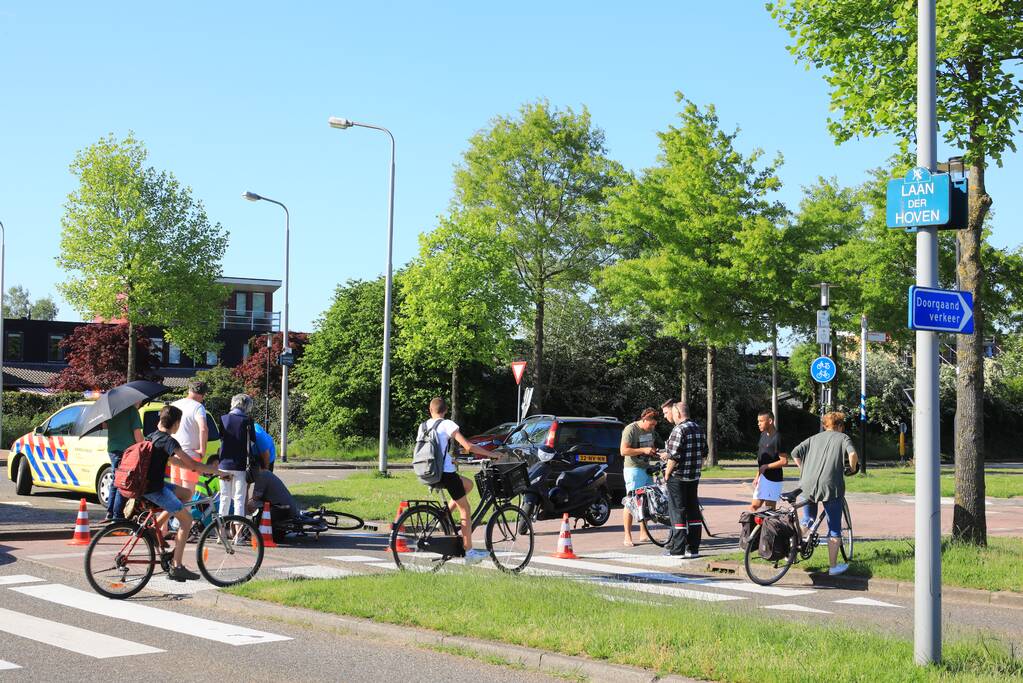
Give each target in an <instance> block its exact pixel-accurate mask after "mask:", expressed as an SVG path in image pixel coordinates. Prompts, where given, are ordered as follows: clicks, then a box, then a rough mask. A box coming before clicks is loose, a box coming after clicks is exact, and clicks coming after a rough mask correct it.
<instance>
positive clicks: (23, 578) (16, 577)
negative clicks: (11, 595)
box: [0, 574, 43, 586]
mask: <svg viewBox="0 0 1023 683" xmlns="http://www.w3.org/2000/svg"><path fill="white" fill-rule="evenodd" d="M42 580H43V579H40V578H37V577H35V576H29V575H28V574H11V575H10V576H0V586H10V585H13V584H15V583H39V582H40V581H42Z"/></svg>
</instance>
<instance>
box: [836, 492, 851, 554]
mask: <svg viewBox="0 0 1023 683" xmlns="http://www.w3.org/2000/svg"><path fill="white" fill-rule="evenodd" d="M839 549H840V550H841V552H842V559H843V561H845V562H851V561H852V558H853V525H852V515H851V514H849V501H846V500H843V501H842V545H841V546H840V548H839Z"/></svg>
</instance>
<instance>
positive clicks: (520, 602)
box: [231, 571, 1023, 683]
mask: <svg viewBox="0 0 1023 683" xmlns="http://www.w3.org/2000/svg"><path fill="white" fill-rule="evenodd" d="M598 590H599V592H602V593H607V592H609V589H607V588H599V589H598V587H596V586H592V585H586V584H580V583H577V582H573V581H567V580H563V579H554V578H549V577H524V576H507V575H504V574H496V573H494V574H489V573H488V574H486V575H483V574H478V573H473V572H463V571H453V572H451V573H444V574H431V575H421V574H405V573H400V574H397V573H396V574H387V575H374V576H357V577H351V578H346V579H342V580H301V581H296V580H283V581H254V582H251V583H247V584H244V585H242V586H238V587H236V588H234V589H231V591H232V592H234V593H236V594H238V595H242V596H245V597H249V598H255V599H260V600H268V601H272V602H277V603H281V604H285V605H292V606H296V607H306V608H310V609H314V610H318V611H321V612H329V613H333V614H344V615H350V616H356V617H364V618H369V619H374V620H377V621H382V622H387V623H392V624H400V625H408V626H418V627H423V628H428V629H433V630H436V631H441V632H444V633H448V634H451V635H458V636H468V637H478V638H484V639H487V640H493V641H499V642H504V643H513V644H516V645H522V646H526V647H534V648H539V649H543V650H547V651H553V652H560V653H564V654H568V655H584V656H588V657H591V658H593V659H597V660H604V661H608V662H613V663H616V664H625V665H630V666H639V667H643V668H646V669H651V670H655V671H658V672H659V673H661V674H669V673H672V674H679V675H682V676H692V677H695V678H701V679H707V680H714V681H743V682H748V681H806V682H816V681H825V680H829V681H854V680H855V681H878V682H886V681H891V682H896V681H897V682H899V683H903V682H905V681H939V680H940V681H948V680H964V681H965V680H969V681H1005V680H1006V679H1009V678H1013V677H1019V676H1023V660H1021V659H1019V658H1018V657H1016V656H1014V655H1013V653H1011V652H1010V651H1009V650H1008V649H1007V648H1006V647H1005V646H1004V645H1003V644H1001V643H999V642H994V641H990V640H986V641H984V642H982V643H981V642H969V641H960V642H955V643H946V645H945V648H944V661H943V663H942V664H941V665H940V666H936V667H928V668H918V667H916V666H915V665H914V664H913V644H912V642H911V641H909V640H907V639H903V638H897V637H893V636H891V635H882V634H880V633H873V632H864V630H863V629H862V628H860V629H853V628H849V627H842V626H830V625H817V624H808V623H805V622H799V621H794V620H791V619H784V618H774V617H762V616H759V615H755V614H750V613H749V612H748V611H747V612H742V613H739V612H736V611H734V610H727V609H722V608H720V607H713V606H710V605H702V604H696V603H686V604H685V605H680V604H679V603H678V602H674V601H673V602H665V603H664V604H663V605H659V606H644V607H643V608H637V607H636V605H634V604H632V603H630V602H626V601H609V600H608V599H607V598H606V597H602V596H601V595H600V594H599V593H598ZM610 592H612V593H623V595H622V598H623V600H627V598H625V597H624V592H623V591H610ZM680 607H682V608H681V609H680ZM864 653H869V654H868V655H866V656H864Z"/></svg>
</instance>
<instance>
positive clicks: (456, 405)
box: [451, 363, 462, 425]
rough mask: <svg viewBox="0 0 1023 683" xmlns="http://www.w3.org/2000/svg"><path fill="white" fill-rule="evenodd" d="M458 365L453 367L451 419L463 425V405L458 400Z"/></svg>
mask: <svg viewBox="0 0 1023 683" xmlns="http://www.w3.org/2000/svg"><path fill="white" fill-rule="evenodd" d="M458 393H459V391H458V363H455V364H454V365H452V366H451V419H452V420H453V421H454V423H455V424H457V425H460V424H462V404H461V403H460V402H459V400H458Z"/></svg>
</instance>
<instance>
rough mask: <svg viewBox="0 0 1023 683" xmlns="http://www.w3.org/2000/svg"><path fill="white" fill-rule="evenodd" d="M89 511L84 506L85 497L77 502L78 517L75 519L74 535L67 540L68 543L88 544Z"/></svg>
mask: <svg viewBox="0 0 1023 683" xmlns="http://www.w3.org/2000/svg"><path fill="white" fill-rule="evenodd" d="M89 541H90V537H89V511H88V510H87V509H86V507H85V499H84V498H82V502H81V503H79V504H78V518H77V519H76V520H75V535H74V536H72V537H71V540H70V541H68V542H67V544H68V545H89Z"/></svg>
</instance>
